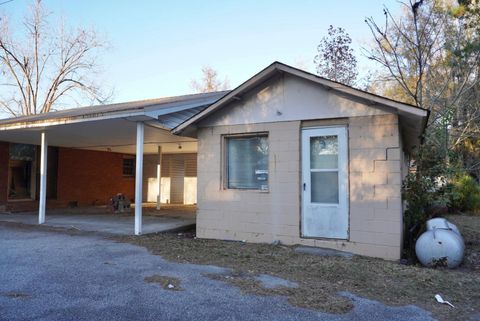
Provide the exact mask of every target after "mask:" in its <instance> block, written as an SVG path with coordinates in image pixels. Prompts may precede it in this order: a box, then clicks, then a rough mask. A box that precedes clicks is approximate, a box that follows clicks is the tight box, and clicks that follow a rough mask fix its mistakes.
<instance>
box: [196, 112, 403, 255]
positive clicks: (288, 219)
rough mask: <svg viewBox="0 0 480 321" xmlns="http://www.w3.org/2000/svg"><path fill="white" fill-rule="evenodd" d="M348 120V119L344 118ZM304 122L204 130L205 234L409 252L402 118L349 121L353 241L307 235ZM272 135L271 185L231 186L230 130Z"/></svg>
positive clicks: (201, 220) (200, 214) (201, 215)
mask: <svg viewBox="0 0 480 321" xmlns="http://www.w3.org/2000/svg"><path fill="white" fill-rule="evenodd" d="M341 123H342V124H344V123H345V121H343V122H341ZM301 128H302V122H300V121H288V122H274V123H259V124H248V125H232V126H215V127H205V128H200V129H199V132H198V139H199V141H198V144H199V145H198V184H199V185H198V211H197V236H198V237H203V238H215V239H226V240H246V241H248V242H272V241H273V240H280V241H281V242H283V243H284V244H303V245H309V246H320V247H327V248H334V249H340V250H345V251H351V252H354V253H358V254H362V255H368V256H374V257H381V258H385V259H398V258H400V252H401V226H402V209H401V199H400V197H401V196H400V180H401V178H400V146H399V137H398V135H399V131H398V119H397V116H396V115H377V116H366V117H351V118H349V119H348V128H349V153H350V156H349V157H350V158H349V159H350V164H349V171H350V178H349V180H350V214H349V215H350V216H349V217H350V231H349V233H350V235H349V240H329V239H304V238H301V231H300V219H301V205H300V204H301V203H300V202H301V191H300V190H301V189H300V185H301V184H300V177H301V175H300V174H301V159H300V137H301ZM253 132H267V133H268V142H269V190H268V191H258V190H234V189H225V188H224V185H223V181H222V176H223V171H224V164H223V156H222V155H223V153H224V150H223V147H222V146H223V139H224V135H228V134H242V133H253Z"/></svg>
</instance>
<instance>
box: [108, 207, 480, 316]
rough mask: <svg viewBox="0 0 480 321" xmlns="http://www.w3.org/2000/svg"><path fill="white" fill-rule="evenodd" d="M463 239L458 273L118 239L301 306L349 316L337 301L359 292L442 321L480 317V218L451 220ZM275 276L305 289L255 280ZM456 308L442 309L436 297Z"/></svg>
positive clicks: (169, 238)
mask: <svg viewBox="0 0 480 321" xmlns="http://www.w3.org/2000/svg"><path fill="white" fill-rule="evenodd" d="M449 219H451V220H452V221H453V222H454V223H455V224H457V225H458V226H459V228H460V230H461V231H462V234H463V236H464V238H465V241H466V245H467V251H466V259H465V264H464V265H463V266H462V267H461V268H459V269H457V270H447V269H429V268H424V267H421V266H406V265H400V264H398V263H396V262H391V261H384V260H381V259H373V258H368V257H362V256H354V257H353V258H352V259H346V258H341V257H319V256H314V255H309V254H304V253H297V252H295V251H294V248H293V247H289V246H282V245H277V246H274V245H266V244H244V243H241V242H227V241H219V240H204V239H196V238H194V235H193V233H180V234H168V233H167V234H154V235H146V236H140V237H115V239H116V240H117V241H122V242H128V243H132V244H136V245H140V246H144V247H146V248H147V249H149V250H150V251H151V252H152V253H153V254H157V255H161V256H162V257H164V258H166V259H169V260H173V261H176V262H182V263H195V264H212V265H217V266H221V267H228V268H231V269H232V271H233V272H232V274H231V275H229V276H225V275H209V277H212V278H215V279H220V280H222V281H225V282H228V283H231V284H233V285H236V286H238V287H240V288H241V289H242V291H244V292H245V293H250V294H258V295H284V296H286V297H288V299H289V301H290V303H291V304H293V305H295V306H300V307H305V308H311V309H318V310H321V311H325V312H330V313H346V312H348V311H350V310H351V309H352V307H353V303H352V302H351V301H350V300H349V299H347V298H344V297H341V296H339V295H338V292H341V291H349V292H351V293H353V294H356V295H359V296H362V297H366V298H369V299H374V300H378V301H380V302H383V303H385V304H388V305H396V306H399V305H408V304H414V305H417V306H419V307H421V308H424V309H426V310H428V311H431V312H432V313H433V315H434V317H436V318H438V319H440V320H462V321H463V320H468V318H469V317H470V316H472V315H477V316H478V314H479V313H480V281H479V280H480V269H479V266H480V265H479V260H478V255H479V246H480V243H479V240H480V217H479V216H466V215H462V216H458V215H457V216H452V217H450V218H449ZM258 274H269V275H273V276H277V277H281V278H284V279H288V280H290V281H293V282H297V283H298V284H299V287H298V288H285V287H280V288H275V289H266V288H263V287H262V286H261V284H260V283H259V282H258V281H256V280H255V279H254V278H253V277H254V276H255V275H258ZM437 293H439V294H441V295H442V296H443V298H444V299H445V300H449V301H450V302H452V303H453V304H454V305H455V308H454V309H452V308H450V307H448V306H446V305H441V304H438V303H437V302H436V301H435V300H434V295H435V294H437Z"/></svg>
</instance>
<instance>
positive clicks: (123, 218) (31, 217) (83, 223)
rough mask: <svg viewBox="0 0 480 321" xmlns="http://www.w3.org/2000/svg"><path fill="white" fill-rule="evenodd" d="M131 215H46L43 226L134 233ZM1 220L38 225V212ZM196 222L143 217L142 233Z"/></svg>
mask: <svg viewBox="0 0 480 321" xmlns="http://www.w3.org/2000/svg"><path fill="white" fill-rule="evenodd" d="M134 220H135V218H134V216H132V215H128V214H48V213H47V215H46V222H45V224H44V225H46V226H53V227H63V228H73V229H77V230H81V231H89V232H100V233H109V234H118V235H133V233H134ZM0 221H5V222H15V223H23V224H32V225H36V224H38V215H36V214H33V213H22V214H18V213H15V214H9V213H1V214H0ZM194 224H195V217H193V216H190V217H169V216H146V215H145V216H143V231H142V234H150V233H157V232H167V231H171V230H177V229H182V228H188V227H189V226H193V225H194Z"/></svg>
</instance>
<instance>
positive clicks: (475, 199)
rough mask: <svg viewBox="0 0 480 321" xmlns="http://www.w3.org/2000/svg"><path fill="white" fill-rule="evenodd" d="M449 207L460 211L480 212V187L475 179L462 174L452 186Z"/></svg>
mask: <svg viewBox="0 0 480 321" xmlns="http://www.w3.org/2000/svg"><path fill="white" fill-rule="evenodd" d="M449 198H450V200H449V206H450V207H451V208H452V209H453V210H458V211H474V212H478V211H479V210H480V185H479V184H478V183H477V182H476V181H475V179H474V178H473V177H471V176H470V175H467V174H462V175H460V176H458V177H457V178H455V179H454V180H453V182H452V183H451V185H450V197H449Z"/></svg>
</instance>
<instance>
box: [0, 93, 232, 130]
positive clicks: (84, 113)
mask: <svg viewBox="0 0 480 321" xmlns="http://www.w3.org/2000/svg"><path fill="white" fill-rule="evenodd" d="M227 93H228V91H219V92H212V93H201V94H192V95H184V96H176V97H164V98H157V99H148V100H140V101H131V102H125V103H117V104H108V105H96V106H89V107H80V108H72V109H65V110H59V111H54V112H50V113H46V114H37V115H28V116H19V117H14V118H8V119H2V120H0V130H9V129H19V128H33V127H47V126H52V125H64V124H68V123H78V122H84V121H96V120H101V119H113V118H132V117H135V118H138V117H140V118H142V117H141V116H145V117H143V118H145V119H142V120H148V119H152V118H153V119H156V120H158V121H159V123H160V124H161V125H162V127H164V128H165V129H171V128H174V127H176V126H178V125H179V124H181V123H182V122H184V121H186V120H187V119H189V118H191V117H192V116H193V115H195V114H196V113H198V112H200V111H202V110H203V109H205V108H206V107H207V106H209V105H211V104H212V103H214V102H215V101H217V100H218V99H220V98H221V97H223V96H224V95H226V94H227Z"/></svg>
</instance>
